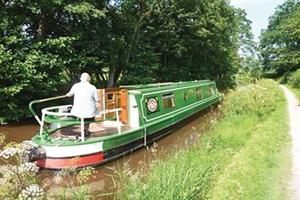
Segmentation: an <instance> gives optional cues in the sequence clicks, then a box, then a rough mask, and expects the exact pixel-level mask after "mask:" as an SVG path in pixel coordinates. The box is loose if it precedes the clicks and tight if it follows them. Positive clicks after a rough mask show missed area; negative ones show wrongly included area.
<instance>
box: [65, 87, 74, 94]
mask: <svg viewBox="0 0 300 200" xmlns="http://www.w3.org/2000/svg"><path fill="white" fill-rule="evenodd" d="M66 95H67V96H68V97H71V96H73V95H74V85H73V86H72V88H71V90H70V91H69V92H68V93H67V94H66Z"/></svg>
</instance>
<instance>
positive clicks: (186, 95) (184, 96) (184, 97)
mask: <svg viewBox="0 0 300 200" xmlns="http://www.w3.org/2000/svg"><path fill="white" fill-rule="evenodd" d="M183 99H184V100H185V101H187V100H188V94H187V92H184V93H183Z"/></svg>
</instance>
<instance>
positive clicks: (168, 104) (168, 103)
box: [162, 93, 175, 108]
mask: <svg viewBox="0 0 300 200" xmlns="http://www.w3.org/2000/svg"><path fill="white" fill-rule="evenodd" d="M162 99H163V104H164V108H174V107H175V102H174V94H173V93H167V94H163V95H162Z"/></svg>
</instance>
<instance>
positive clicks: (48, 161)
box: [37, 152, 104, 169]
mask: <svg viewBox="0 0 300 200" xmlns="http://www.w3.org/2000/svg"><path fill="white" fill-rule="evenodd" d="M102 160H104V154H103V152H100V153H96V154H92V155H87V156H81V157H73V158H45V159H43V160H38V161H37V165H38V166H39V167H41V168H46V169H66V168H79V167H85V166H89V165H96V164H98V163H100V162H101V161H102Z"/></svg>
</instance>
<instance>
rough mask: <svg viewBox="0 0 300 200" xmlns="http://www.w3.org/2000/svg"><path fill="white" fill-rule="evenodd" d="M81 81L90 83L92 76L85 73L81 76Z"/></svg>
mask: <svg viewBox="0 0 300 200" xmlns="http://www.w3.org/2000/svg"><path fill="white" fill-rule="evenodd" d="M80 80H81V81H82V82H90V80H91V77H90V75H89V74H88V73H86V72H84V73H82V74H81V76H80Z"/></svg>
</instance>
